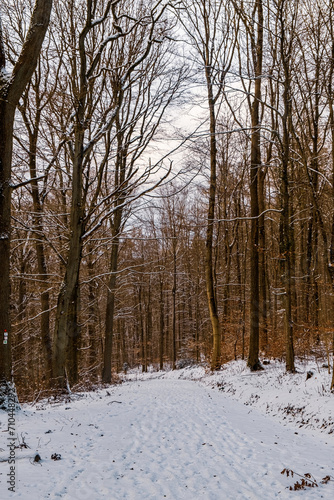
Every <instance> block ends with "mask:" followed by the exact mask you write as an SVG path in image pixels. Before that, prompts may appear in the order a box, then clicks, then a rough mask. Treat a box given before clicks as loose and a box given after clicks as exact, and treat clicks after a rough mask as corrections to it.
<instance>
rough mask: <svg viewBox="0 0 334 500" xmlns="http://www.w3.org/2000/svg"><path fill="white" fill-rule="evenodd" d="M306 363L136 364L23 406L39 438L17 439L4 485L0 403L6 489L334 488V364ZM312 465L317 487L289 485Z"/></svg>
mask: <svg viewBox="0 0 334 500" xmlns="http://www.w3.org/2000/svg"><path fill="white" fill-rule="evenodd" d="M298 368H299V373H298V374H297V375H286V374H284V367H283V365H282V364H281V363H279V362H274V361H272V362H271V363H270V365H268V366H266V369H265V371H263V372H259V373H256V374H251V373H250V372H249V371H248V369H247V368H246V366H245V363H244V362H241V361H238V362H233V363H229V364H228V365H226V366H225V367H224V369H223V370H221V371H220V372H215V373H214V374H211V373H209V372H208V371H207V370H206V369H205V368H204V367H201V366H194V367H188V368H184V369H183V370H178V371H169V372H151V373H148V374H141V373H139V372H132V373H129V374H128V375H124V376H123V378H124V382H123V383H122V384H120V385H116V386H111V387H109V388H108V389H106V388H104V389H100V390H98V391H95V392H89V393H84V394H75V395H73V396H72V399H71V401H68V402H62V403H57V404H55V403H54V404H50V403H47V402H39V403H37V404H35V405H33V406H28V405H23V410H22V411H20V412H17V413H16V432H17V433H18V438H19V441H20V443H21V445H22V444H23V443H24V442H25V443H26V444H27V445H28V446H29V448H24V447H23V446H22V447H21V448H20V449H19V448H18V449H16V464H15V465H16V474H17V478H16V479H17V480H16V492H15V493H11V492H9V491H8V490H7V487H6V484H5V482H6V475H7V474H8V472H9V464H8V461H5V460H8V451H6V450H5V447H6V444H5V442H6V440H7V415H6V413H5V412H0V423H1V427H0V435H1V443H0V447H1V448H2V450H3V451H1V453H0V498H1V499H3V500H5V499H10V498H20V499H27V500H29V499H31V498H37V499H38V500H39V499H57V498H63V499H68V500H70V499H80V500H85V499H92V500H100V499H104V498H105V499H111V500H119V499H126V500H144V499H145V500H146V499H151V500H153V499H154V500H156V499H164V498H167V499H168V498H169V499H170V500H183V499H184V500H188V499H189V500H196V499H201V500H202V499H203V500H216V499H217V500H252V499H257V500H261V499H266V500H271V499H274V498H279V499H291V498H296V499H298V498H303V499H318V498H324V499H329V498H331V499H332V498H333V497H334V463H333V456H334V439H333V437H334V432H333V433H332V429H333V416H334V403H333V400H334V395H333V394H331V393H330V392H329V389H328V388H327V386H328V387H329V383H330V375H329V374H328V373H327V370H326V368H323V367H322V366H318V365H317V364H316V363H308V364H300V365H299V366H298ZM312 368H313V372H314V374H313V376H311V378H309V379H308V380H306V373H307V371H310V370H311V369H312ZM287 407H289V408H290V411H287V410H286V408H287ZM303 407H305V408H304V410H303V412H301V411H297V410H295V411H293V410H291V408H295V409H299V408H303ZM303 422H304V423H303ZM324 422H326V425H324ZM36 453H38V454H39V455H40V457H41V461H40V462H34V461H33V459H34V457H35V455H36ZM53 454H60V455H61V459H60V460H52V459H51V455H53ZM284 469H286V470H289V471H294V473H295V474H294V476H293V477H291V473H289V476H287V475H286V474H281V472H282V471H283V470H284ZM305 473H307V474H310V475H311V480H314V479H315V480H316V481H317V484H318V487H313V488H310V487H306V488H305V490H298V491H290V490H289V487H290V486H291V487H294V485H295V483H296V482H297V481H298V482H301V480H302V478H301V477H299V476H298V474H300V475H301V476H303V475H304V474H305ZM326 476H330V478H331V479H330V480H329V481H328V482H327V483H326V484H323V483H322V482H321V481H322V479H323V478H325V477H326ZM308 480H310V479H308Z"/></svg>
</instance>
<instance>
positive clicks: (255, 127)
mask: <svg viewBox="0 0 334 500" xmlns="http://www.w3.org/2000/svg"><path fill="white" fill-rule="evenodd" d="M256 10H257V41H256V46H255V47H254V48H253V60H254V67H255V83H254V87H255V88H254V100H253V103H252V109H251V122H252V138H251V171H250V198H251V202H250V203H251V218H252V219H251V239H250V261H251V270H250V271H251V272H250V337H249V353H248V360H247V365H248V366H249V367H250V369H251V370H259V369H261V368H262V366H261V364H260V361H259V333H260V328H259V323H260V307H259V306H260V287H259V196H258V194H259V190H258V182H259V171H260V168H261V148H260V139H261V131H260V126H261V124H260V116H259V115H260V113H259V109H260V102H261V76H262V57H263V7H262V0H257V1H256Z"/></svg>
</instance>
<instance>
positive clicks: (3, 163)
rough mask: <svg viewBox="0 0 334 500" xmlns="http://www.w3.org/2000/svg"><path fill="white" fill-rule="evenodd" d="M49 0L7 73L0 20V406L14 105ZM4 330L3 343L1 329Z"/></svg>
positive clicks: (41, 2) (8, 370) (5, 361)
mask: <svg viewBox="0 0 334 500" xmlns="http://www.w3.org/2000/svg"><path fill="white" fill-rule="evenodd" d="M51 8H52V0H36V3H35V8H34V11H33V14H32V17H31V23H30V26H29V29H28V33H27V36H26V39H25V41H24V44H23V47H22V50H21V53H20V55H19V57H18V60H17V62H16V64H15V65H14V68H13V71H12V74H11V75H8V76H7V75H6V69H5V64H6V57H5V50H4V45H3V36H2V26H1V22H0V137H1V142H0V261H1V266H0V297H1V300H0V408H4V407H6V404H7V403H8V394H9V392H10V390H11V387H12V382H11V381H12V355H11V325H10V312H9V311H10V232H11V166H12V150H13V127H14V116H15V109H16V107H17V105H18V102H19V99H20V97H21V95H22V93H23V91H24V89H25V87H26V85H27V83H28V82H29V80H30V78H31V76H32V74H33V72H34V70H35V67H36V64H37V60H38V56H39V53H40V50H41V47H42V43H43V40H44V36H45V33H46V30H47V28H48V25H49V20H50V14H51ZM5 331H6V332H7V334H8V340H7V343H4V332H5Z"/></svg>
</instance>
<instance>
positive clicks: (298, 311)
mask: <svg viewBox="0 0 334 500" xmlns="http://www.w3.org/2000/svg"><path fill="white" fill-rule="evenodd" d="M0 13H1V25H0V260H1V267H0V335H1V341H0V407H5V405H6V395H8V391H9V390H10V388H12V387H13V382H14V383H15V388H16V391H17V394H18V398H19V400H20V401H31V400H36V399H38V398H42V397H46V396H49V395H52V394H56V393H62V392H68V391H71V390H81V389H83V388H89V387H94V386H95V385H97V384H101V383H110V382H112V381H113V380H114V379H115V378H116V377H117V375H116V374H117V372H119V371H126V370H127V369H128V368H131V367H141V369H142V371H144V372H145V371H147V370H148V368H149V367H151V366H153V367H154V368H155V369H157V370H158V369H163V368H166V367H170V368H172V369H175V368H178V367H182V366H184V365H185V364H186V363H207V365H208V366H210V367H211V369H212V370H218V369H220V367H221V366H222V364H224V363H226V362H228V361H229V360H233V359H240V358H241V359H245V360H247V365H248V367H249V368H250V370H252V371H256V370H261V369H263V360H267V359H270V358H279V359H282V360H284V361H285V363H286V370H287V371H288V372H291V373H293V372H294V371H295V356H298V357H303V356H316V357H319V358H322V359H324V360H326V363H327V365H328V371H329V375H328V385H330V384H331V388H333V385H334V375H333V361H332V360H333V350H334V307H333V297H334V88H333V86H334V2H333V1H332V0H312V1H311V0H169V1H168V0H146V1H142V0H57V1H53V2H52V0H36V1H33V0H28V1H27V0H25V1H23V0H9V1H7V0H6V1H5V0H0Z"/></svg>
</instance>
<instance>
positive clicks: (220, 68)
mask: <svg viewBox="0 0 334 500" xmlns="http://www.w3.org/2000/svg"><path fill="white" fill-rule="evenodd" d="M178 8H179V19H180V21H181V23H182V26H183V28H184V29H185V31H186V34H187V36H188V40H189V43H190V44H191V46H192V47H193V51H194V56H193V57H194V60H195V61H196V64H198V62H199V63H200V65H201V70H202V72H203V73H202V74H203V76H204V80H205V86H206V94H207V107H208V121H209V164H210V175H209V179H210V181H209V182H210V184H209V195H208V211H207V230H206V253H205V276H206V291H207V299H208V306H209V313H210V320H211V326H212V338H213V348H212V357H211V368H212V370H216V369H219V368H220V366H221V331H220V325H219V315H218V303H217V296H216V290H215V286H214V256H213V242H214V229H215V207H216V193H217V114H218V109H219V104H220V100H221V99H220V98H221V95H222V91H223V89H224V85H225V77H226V74H227V72H228V71H229V68H230V66H231V63H232V59H233V53H234V47H235V39H234V38H233V36H232V31H233V22H232V15H233V14H232V9H231V7H230V5H229V2H224V1H223V0H221V1H219V2H216V1H211V0H209V1H207V0H196V1H192V2H190V1H188V0H183V1H182V2H180V7H178Z"/></svg>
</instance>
